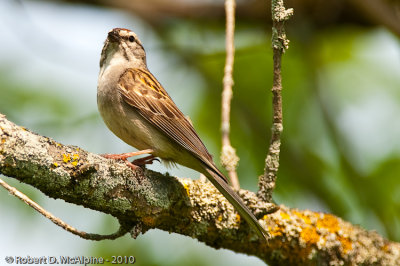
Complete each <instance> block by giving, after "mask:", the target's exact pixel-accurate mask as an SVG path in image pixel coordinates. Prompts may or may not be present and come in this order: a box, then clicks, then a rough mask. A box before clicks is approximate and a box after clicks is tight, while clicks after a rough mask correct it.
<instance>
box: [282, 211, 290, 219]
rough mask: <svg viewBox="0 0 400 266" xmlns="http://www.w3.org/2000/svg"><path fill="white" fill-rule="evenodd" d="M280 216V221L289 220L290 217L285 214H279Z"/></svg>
mask: <svg viewBox="0 0 400 266" xmlns="http://www.w3.org/2000/svg"><path fill="white" fill-rule="evenodd" d="M280 214H281V217H282V219H285V220H290V215H289V214H287V213H286V212H281V213H280Z"/></svg>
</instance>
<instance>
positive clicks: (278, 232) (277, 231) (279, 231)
mask: <svg viewBox="0 0 400 266" xmlns="http://www.w3.org/2000/svg"><path fill="white" fill-rule="evenodd" d="M284 231H285V228H284V227H283V226H279V225H276V226H274V228H271V227H270V226H268V232H269V233H270V234H271V236H273V237H274V236H282V235H283V232H284Z"/></svg>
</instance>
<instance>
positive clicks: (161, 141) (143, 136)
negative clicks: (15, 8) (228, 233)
mask: <svg viewBox="0 0 400 266" xmlns="http://www.w3.org/2000/svg"><path fill="white" fill-rule="evenodd" d="M97 104H98V109H99V112H100V115H101V116H102V118H103V120H104V122H105V124H106V125H107V127H108V128H109V129H110V130H111V131H112V132H113V133H114V134H115V135H116V136H118V137H119V138H120V139H121V140H123V141H124V142H126V143H127V144H129V145H130V146H132V147H134V148H136V149H138V150H139V151H138V152H133V153H126V154H116V155H113V154H109V155H106V157H108V158H114V159H123V160H125V161H127V158H128V157H132V156H135V155H138V154H150V155H149V156H147V157H145V158H142V159H138V160H135V161H133V163H134V164H132V163H130V162H128V161H127V163H128V164H129V165H130V166H131V167H132V168H135V167H137V166H135V164H138V165H139V164H146V163H151V162H152V160H154V159H155V158H156V157H158V158H160V159H161V160H163V162H166V163H172V164H175V163H176V164H180V165H183V166H186V167H189V168H191V169H194V170H196V171H198V172H200V173H202V174H204V175H205V176H206V177H207V178H208V179H209V180H210V181H211V183H212V184H213V185H214V186H215V187H216V188H217V189H218V190H219V191H220V192H221V193H222V194H223V195H224V197H225V198H226V199H227V200H228V201H229V202H230V203H231V204H232V205H233V206H234V208H235V209H236V211H237V212H238V213H239V214H240V216H241V217H242V218H244V219H245V220H246V222H247V223H248V224H249V226H250V227H251V228H252V229H253V230H254V231H255V233H257V235H258V236H259V238H260V240H261V241H265V240H266V238H267V236H268V233H267V232H266V231H265V230H264V228H263V227H262V226H261V225H260V224H259V222H258V221H257V219H256V217H255V216H254V215H253V213H252V212H251V211H250V210H249V208H248V207H247V206H246V205H245V204H244V202H243V201H242V199H241V198H240V197H239V196H238V195H237V194H236V192H235V191H234V190H233V189H232V188H231V187H230V186H229V184H228V181H227V178H226V177H225V176H224V175H223V174H222V173H221V172H220V170H218V168H217V167H216V165H215V163H214V162H213V159H212V156H211V155H210V153H209V152H208V151H207V149H206V147H205V145H204V144H203V142H202V141H201V139H200V138H199V136H198V134H197V133H196V131H195V129H194V128H193V126H192V124H191V123H190V122H189V120H188V119H187V118H186V117H185V115H184V114H183V113H182V112H181V111H180V110H179V109H178V107H177V106H176V105H175V103H174V102H173V100H172V99H171V97H170V96H169V95H168V93H167V92H166V91H165V89H164V88H163V86H162V85H161V84H160V83H159V82H158V81H157V79H156V78H155V77H154V76H153V74H151V73H150V71H149V70H148V69H147V64H146V53H145V50H144V48H143V45H142V43H141V41H140V40H139V38H138V36H137V35H136V34H135V33H134V32H132V31H130V30H128V29H124V28H115V29H113V30H111V31H110V32H109V33H108V36H107V39H106V40H105V42H104V47H103V50H102V52H101V58H100V73H99V79H98V87H97Z"/></svg>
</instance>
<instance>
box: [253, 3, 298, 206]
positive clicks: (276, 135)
mask: <svg viewBox="0 0 400 266" xmlns="http://www.w3.org/2000/svg"><path fill="white" fill-rule="evenodd" d="M271 5H272V7H271V10H272V11H271V13H272V50H273V61H274V63H273V64H274V75H273V86H272V89H271V90H272V106H273V125H272V128H271V131H272V134H271V142H270V145H269V149H268V154H267V157H266V159H265V168H264V174H263V175H262V176H260V181H259V183H258V186H259V188H260V189H259V191H258V193H257V195H258V196H259V197H260V198H262V199H263V200H265V201H268V202H271V200H272V191H273V190H274V188H275V181H276V175H277V172H278V169H279V153H280V146H281V133H282V130H283V123H282V94H281V91H282V76H281V59H282V54H283V53H284V52H285V50H286V49H288V48H289V40H288V39H287V38H286V34H285V28H284V22H285V21H286V20H288V19H289V17H290V16H291V15H292V14H293V9H291V8H290V9H285V7H284V6H283V0H272V2H271Z"/></svg>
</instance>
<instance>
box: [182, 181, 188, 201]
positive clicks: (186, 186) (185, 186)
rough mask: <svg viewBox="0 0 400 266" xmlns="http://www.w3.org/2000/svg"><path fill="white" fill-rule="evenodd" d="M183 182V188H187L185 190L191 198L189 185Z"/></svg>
mask: <svg viewBox="0 0 400 266" xmlns="http://www.w3.org/2000/svg"><path fill="white" fill-rule="evenodd" d="M181 182H182V184H183V187H184V188H185V190H186V194H187V195H188V196H189V197H190V190H189V185H188V184H187V183H186V182H185V181H183V180H182V181H181Z"/></svg>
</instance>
